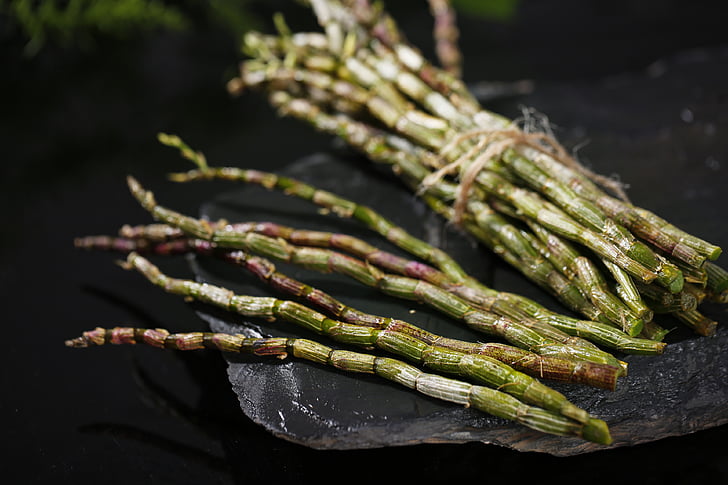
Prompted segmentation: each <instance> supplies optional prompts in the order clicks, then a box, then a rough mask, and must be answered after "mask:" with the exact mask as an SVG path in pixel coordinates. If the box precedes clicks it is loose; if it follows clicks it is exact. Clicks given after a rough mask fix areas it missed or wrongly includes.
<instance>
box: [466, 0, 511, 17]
mask: <svg viewBox="0 0 728 485" xmlns="http://www.w3.org/2000/svg"><path fill="white" fill-rule="evenodd" d="M452 5H453V7H455V9H456V10H457V12H458V14H460V15H473V16H477V17H480V18H483V19H486V20H492V21H498V22H507V21H509V20H511V19H512V18H513V17H514V16H515V15H516V10H517V9H518V0H452Z"/></svg>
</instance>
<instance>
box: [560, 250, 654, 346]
mask: <svg viewBox="0 0 728 485" xmlns="http://www.w3.org/2000/svg"><path fill="white" fill-rule="evenodd" d="M574 267H575V268H576V272H577V274H578V276H579V278H580V279H581V280H582V281H584V282H585V284H587V285H588V286H589V287H590V288H591V293H590V294H589V297H590V299H591V301H592V303H594V305H596V307H597V308H599V309H601V310H602V311H603V312H605V313H607V314H609V315H610V316H609V319H610V321H617V322H621V328H622V330H623V331H624V332H625V333H626V334H627V335H630V336H632V337H634V336H636V335H639V334H640V332H642V327H643V326H644V321H643V320H642V319H641V318H639V317H637V316H636V315H634V313H632V311H631V310H629V309H628V308H627V307H626V306H625V307H622V302H621V301H619V300H618V299H617V298H616V297H614V295H612V294H611V293H610V292H609V291H607V290H606V281H604V279H603V278H602V277H601V275H600V274H599V272H598V271H596V268H595V267H594V264H593V263H592V262H591V261H590V260H589V259H587V258H585V257H583V256H581V257H578V258H576V259H575V260H574ZM620 307H621V308H620ZM615 309H616V313H615V314H610V312H613V311H614V310H615Z"/></svg>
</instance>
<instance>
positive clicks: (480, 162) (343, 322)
mask: <svg viewBox="0 0 728 485" xmlns="http://www.w3.org/2000/svg"><path fill="white" fill-rule="evenodd" d="M311 3H312V5H313V8H314V11H315V13H316V15H317V17H318V18H319V20H320V21H321V24H322V25H323V26H324V29H325V32H326V33H325V34H317V33H305V34H291V33H290V32H289V31H288V30H287V27H286V26H285V24H284V23H283V22H282V20H281V19H280V18H278V19H277V25H278V26H279V30H280V34H279V35H277V36H266V35H262V34H256V33H251V34H249V35H247V36H246V39H245V45H246V49H247V52H248V53H249V54H250V55H251V56H252V59H251V60H249V61H246V62H244V63H243V66H242V67H243V68H242V73H241V76H240V78H238V79H236V80H234V81H232V82H231V85H230V86H231V89H232V90H233V91H236V92H237V91H239V90H241V89H242V88H243V87H245V86H250V87H256V88H261V89H265V90H267V91H268V92H269V94H270V99H271V101H272V102H273V103H274V104H275V105H276V106H277V107H278V108H279V109H280V111H281V113H283V114H287V115H293V116H297V117H299V118H302V119H305V120H307V121H309V122H311V123H312V124H313V125H314V126H316V127H317V128H319V129H321V130H324V131H327V132H330V133H334V134H337V135H339V136H341V137H342V138H344V139H345V140H346V141H347V142H349V143H350V144H351V145H352V146H354V147H356V148H358V149H360V150H362V151H363V152H364V153H366V154H367V155H368V156H369V157H370V158H372V159H373V160H375V161H379V162H385V163H388V164H391V165H392V167H393V168H394V171H395V173H397V174H398V175H400V176H401V177H402V179H403V180H404V181H405V182H407V183H408V184H409V185H410V186H411V187H412V188H413V189H415V190H417V191H418V193H419V194H420V195H421V196H422V197H423V198H424V199H425V200H426V201H427V203H428V204H429V205H430V206H431V207H432V208H433V209H435V210H436V211H437V212H439V213H441V214H443V215H444V216H445V217H447V218H448V219H450V220H454V221H456V222H458V223H459V224H461V225H462V226H463V227H464V228H466V229H468V230H469V231H470V232H471V233H472V234H473V235H475V236H476V237H477V238H478V239H479V240H481V241H482V242H484V243H486V244H487V245H488V246H489V247H491V248H492V249H493V250H494V251H495V252H496V253H497V254H499V255H501V256H502V257H503V258H504V259H505V260H506V261H508V262H509V263H512V264H513V265H514V266H515V267H516V268H518V269H519V270H520V271H522V272H523V273H524V274H526V275H527V276H528V277H530V278H532V279H533V280H534V281H536V282H537V283H539V284H540V285H542V286H543V287H545V288H547V289H549V290H550V291H551V292H552V293H554V294H555V295H556V296H558V297H559V298H561V300H562V301H564V302H565V303H566V304H567V305H569V306H570V307H571V308H572V309H574V310H577V311H579V312H581V313H582V314H583V315H585V316H586V317H587V319H586V320H580V319H576V318H571V317H568V316H565V315H560V314H558V313H555V312H552V311H549V310H547V309H546V308H544V307H543V306H541V305H539V304H537V303H535V302H533V301H531V300H528V299H526V298H524V297H522V296H518V295H515V294H511V293H505V292H498V291H496V290H494V289H491V288H488V287H486V286H485V285H483V284H482V283H481V282H479V281H477V280H475V279H474V278H473V277H471V276H470V275H469V274H468V273H467V272H466V271H465V270H464V269H463V268H461V267H460V266H459V265H458V264H457V263H456V262H455V261H454V260H453V259H452V258H451V257H450V256H448V255H447V254H446V253H445V252H443V251H441V250H440V249H438V248H435V247H433V246H431V245H429V244H427V243H425V242H424V241H422V240H419V239H417V238H415V237H413V236H412V235H410V234H408V233H407V232H406V231H404V230H403V229H402V228H400V227H397V226H396V225H394V224H393V223H392V222H391V221H389V220H388V219H386V218H385V217H384V216H382V215H380V214H378V213H377V212H375V211H373V210H372V209H370V208H368V207H366V206H363V205H360V204H357V203H356V202H354V201H350V200H347V199H344V198H342V197H341V196H338V195H335V194H333V193H330V192H326V191H323V190H318V189H316V188H315V187H312V186H310V185H307V184H305V183H302V182H300V181H296V180H293V179H290V178H286V177H281V176H277V175H275V174H270V173H264V172H260V171H253V170H243V169H238V168H230V167H226V168H214V167H209V166H208V165H207V162H206V160H205V158H204V156H203V155H202V154H201V153H199V152H195V151H194V150H192V149H190V148H189V147H188V146H187V145H185V144H184V143H183V142H182V141H181V140H180V139H179V138H178V137H175V136H170V135H160V141H162V142H163V143H165V144H167V145H170V146H173V147H176V148H178V149H180V150H181V152H182V154H183V156H185V157H186V158H188V159H189V160H191V161H193V162H194V163H195V164H196V165H197V169H195V170H192V171H189V172H186V173H178V174H173V175H172V179H173V180H175V181H179V182H186V181H193V180H207V179H224V180H234V181H240V182H245V183H250V184H257V185H261V186H263V187H266V188H268V189H277V190H280V191H283V192H285V193H286V194H288V195H291V196H296V197H300V198H302V199H306V200H309V201H311V202H313V203H314V204H318V205H320V206H322V207H324V208H326V209H328V210H330V211H332V212H335V213H336V214H337V215H339V216H343V217H351V218H354V219H356V220H358V221H359V222H361V223H363V224H365V225H366V226H368V227H369V228H371V229H372V230H374V231H375V232H378V233H379V234H380V235H381V236H383V237H384V238H386V239H387V240H389V241H390V242H391V243H393V244H394V245H396V246H398V247H399V248H400V249H402V250H403V251H405V252H406V253H408V254H409V255H411V257H412V258H414V259H409V258H407V257H402V256H399V255H395V254H392V253H389V252H386V251H384V250H382V249H380V248H378V247H375V246H372V245H371V244H369V243H366V242H364V241H362V240H360V239H356V238H354V237H352V236H348V235H345V234H336V233H326V232H317V231H310V230H305V229H294V228H290V227H285V226H281V225H278V224H274V223H270V222H250V223H234V224H231V223H228V222H227V221H218V222H210V221H207V220H203V219H197V218H193V217H189V216H185V215H183V214H180V213H178V212H175V211H173V210H171V209H168V208H165V207H163V206H161V205H159V204H157V202H156V200H155V198H154V196H153V195H152V193H151V192H148V191H146V190H145V189H144V188H143V187H142V186H141V185H140V184H139V183H138V182H137V181H136V180H135V179H133V178H131V177H130V178H129V180H128V182H129V188H130V190H131V192H132V194H133V195H134V196H135V197H136V198H137V200H138V201H139V202H140V204H141V205H142V206H143V207H144V208H145V209H146V210H147V211H149V212H150V214H151V215H152V216H153V217H154V218H155V219H156V220H157V221H159V223H158V224H151V225H146V226H135V227H131V226H124V227H123V228H122V229H121V230H120V234H119V235H118V236H113V237H110V236H93V237H87V238H80V239H78V240H77V241H76V244H77V246H79V247H84V248H93V249H108V250H116V251H122V252H125V253H128V257H127V260H126V262H125V263H124V267H126V268H128V269H134V270H136V271H138V272H139V273H141V274H142V275H143V276H144V277H145V278H146V279H147V280H149V282H151V283H153V284H155V285H157V286H159V287H161V288H162V289H164V290H165V291H167V292H170V293H174V294H178V295H182V296H184V297H186V298H191V299H195V300H198V301H201V302H204V303H207V304H210V305H213V306H217V307H221V308H223V309H226V310H229V311H232V312H235V313H238V314H241V315H244V316H247V317H261V318H276V319H279V320H282V321H287V322H290V323H293V324H296V325H299V326H302V327H303V328H305V329H307V330H310V331H313V332H314V333H317V334H320V335H325V336H327V337H329V338H331V339H333V340H334V341H336V342H339V343H341V344H346V345H354V346H358V347H361V348H364V349H372V348H373V349H378V350H381V351H383V352H388V353H392V354H394V355H396V356H398V357H401V358H403V359H404V360H407V361H410V362H412V363H413V364H415V365H422V366H425V367H427V368H429V369H430V370H431V371H432V372H436V373H438V374H439V373H444V374H450V375H452V377H443V376H440V375H437V374H429V373H425V372H423V371H422V370H420V369H418V368H417V367H414V366H413V365H411V364H407V363H405V362H402V361H399V360H396V359H393V358H390V357H382V356H377V355H371V354H365V353H361V352H352V351H349V350H338V349H333V348H331V347H328V346H325V345H322V344H319V343H316V342H313V341H311V340H306V339H281V338H260V339H250V338H244V337H243V336H240V335H226V334H213V333H206V332H195V333H189V334H170V332H169V331H167V330H164V329H138V328H129V327H117V328H114V329H103V328H97V329H95V330H92V331H89V332H85V333H84V334H83V335H82V336H81V337H79V338H77V339H74V340H70V341H68V342H67V344H68V345H69V346H76V347H85V346H91V345H102V344H104V343H114V344H131V343H143V344H148V345H152V346H156V347H162V348H173V349H179V350H191V349H200V348H210V349H218V350H222V351H227V352H244V353H252V354H255V355H272V356H278V357H282V356H285V355H287V354H291V355H293V356H295V357H299V358H302V359H307V360H311V361H314V362H317V363H320V364H326V365H332V366H334V367H337V368H338V369H341V370H345V371H352V372H366V373H373V374H377V375H380V376H382V377H384V378H386V379H390V380H393V381H395V382H398V383H400V384H403V385H404V386H407V387H410V388H413V389H416V390H418V391H420V392H423V393H425V394H427V395H430V396H434V397H438V398H441V399H445V400H448V401H453V402H456V403H460V404H466V405H471V406H473V407H474V408H476V409H480V410H483V411H485V412H488V413H491V414H494V415H497V416H501V417H504V418H507V419H512V420H514V421H517V422H519V423H522V424H524V425H526V426H529V427H531V428H533V429H536V430H539V431H543V432H546V433H554V434H559V435H570V436H579V437H582V438H584V439H587V440H590V441H594V442H597V443H602V444H607V443H609V442H610V441H611V437H610V434H609V430H608V429H607V426H606V424H605V423H604V422H603V421H601V420H599V419H596V418H595V417H593V416H590V415H589V413H588V412H586V411H585V410H583V409H580V408H579V407H577V406H575V405H574V404H573V403H571V402H570V401H569V400H568V399H567V398H566V397H565V396H564V395H562V394H561V393H559V392H556V391H555V390H553V389H551V388H549V387H547V386H546V385H544V384H542V383H541V382H540V381H539V380H538V379H539V378H543V379H548V380H553V381H561V382H571V383H579V384H585V385H591V386H595V387H600V388H605V389H614V387H615V386H616V382H617V379H618V378H619V377H620V376H623V375H626V363H624V362H621V361H620V360H618V359H617V358H616V357H615V356H614V355H612V354H611V353H609V352H608V351H605V350H604V349H610V350H615V351H619V352H623V353H634V354H647V355H654V354H659V353H661V352H662V351H663V348H664V344H663V343H661V342H660V341H659V340H660V339H661V338H662V336H663V335H664V332H665V331H664V330H663V329H662V328H661V327H659V326H658V325H657V324H656V323H654V322H653V321H652V316H653V314H654V313H661V312H669V313H671V314H673V315H675V316H677V317H678V318H680V319H682V320H683V321H685V322H686V323H687V324H688V325H689V326H690V327H691V328H693V329H694V330H695V331H697V332H698V333H702V334H705V335H708V334H710V333H712V332H713V331H714V330H715V322H712V321H710V320H709V319H706V318H705V317H703V316H702V315H701V314H700V313H699V312H698V310H697V309H696V305H697V304H698V303H699V302H700V301H702V300H703V299H705V298H711V299H714V300H719V301H720V300H723V301H724V300H725V296H726V286H728V273H726V272H725V271H723V270H722V269H720V268H719V267H718V266H715V265H714V264H712V263H710V262H707V261H706V260H708V259H715V258H716V257H717V256H718V254H719V253H720V249H719V248H717V247H716V246H713V245H710V244H708V243H705V242H703V241H701V240H699V239H697V238H694V237H692V236H689V235H687V234H684V233H682V232H681V231H679V230H678V229H676V228H674V227H673V226H671V225H669V224H668V223H667V222H665V221H663V220H662V219H658V218H657V217H656V216H654V215H653V214H651V213H649V212H647V211H645V210H643V209H640V208H636V207H633V206H632V205H630V204H629V203H628V202H626V201H624V200H621V199H619V198H616V197H612V196H610V195H607V194H606V192H604V191H603V190H601V189H600V188H598V187H599V186H598V185H597V184H595V183H594V182H593V180H598V181H600V182H604V181H603V180H602V179H599V178H598V177H597V176H595V175H594V174H591V173H588V172H586V171H584V170H582V169H581V168H580V167H579V166H578V164H576V163H575V162H573V160H571V159H570V158H569V157H567V156H566V155H565V152H564V150H563V148H561V146H560V145H558V144H557V143H556V142H555V141H554V140H553V138H552V137H551V136H549V135H546V134H544V133H540V132H531V131H529V130H524V129H520V128H518V127H516V126H515V125H514V124H513V123H511V122H510V121H508V120H506V119H504V118H502V117H500V116H497V115H495V114H493V113H489V112H487V111H485V110H483V109H481V108H480V107H479V106H478V104H477V102H476V101H475V100H474V98H473V97H472V96H471V95H470V94H469V93H468V92H467V90H466V89H465V88H464V86H463V84H462V82H461V81H460V80H458V79H457V78H455V77H453V76H452V75H451V74H449V73H448V72H447V71H445V70H441V69H438V68H436V67H434V66H432V65H431V64H429V63H428V62H427V61H425V60H424V58H423V57H422V56H421V55H420V54H419V53H418V52H417V51H416V50H415V49H414V48H413V47H412V46H410V45H408V44H406V42H405V41H404V39H403V38H402V36H401V34H400V33H399V32H398V31H397V28H396V25H395V24H394V22H393V21H392V19H391V18H390V17H389V16H388V15H387V14H386V13H385V12H384V11H383V10H382V9H381V8H373V7H371V6H370V5H369V3H368V2H367V1H362V0H352V1H346V2H338V1H333V0H331V1H329V0H316V1H312V2H311ZM431 5H432V6H433V12H436V13H438V12H439V13H438V15H440V16H442V15H443V14H442V12H445V14H444V16H445V17H446V18H445V20H448V19H449V17H447V8H445V7H446V6H447V2H440V1H432V2H431ZM443 5H444V7H443ZM440 20H441V21H442V20H443V19H442V18H441V19H440ZM446 24H447V22H445V21H443V22H442V23H441V26H442V25H446ZM441 30H442V29H441ZM440 34H441V36H442V37H443V39H445V40H447V39H448V38H450V39H452V35H450V37H448V35H446V34H447V33H444V34H443V32H442V31H440ZM444 43H445V44H447V43H446V42H444ZM443 52H446V53H448V52H449V53H450V54H452V52H453V51H452V48H451V46H450V48H449V49H448V48H447V45H445V48H443ZM446 55H449V54H446ZM457 59H458V58H457V56H452V55H449V60H450V61H451V62H450V63H449V65H450V66H451V68H452V70H454V71H457V65H456V64H457ZM638 238H639V239H638ZM142 253H145V254H149V255H153V256H158V255H173V254H187V253H194V254H196V255H200V256H201V257H208V256H212V257H217V258H221V259H223V260H225V261H227V262H229V263H231V264H234V265H237V266H239V267H241V268H243V269H244V270H246V271H248V272H250V273H252V274H253V275H255V276H257V277H258V278H260V280H261V281H263V282H264V283H265V284H267V285H269V286H270V287H271V288H272V289H274V290H276V291H278V292H280V293H283V294H284V295H287V296H288V297H290V298H292V299H296V300H301V301H303V302H305V304H302V303H298V302H295V301H293V300H281V299H277V298H273V297H251V296H246V295H237V294H234V293H233V292H232V291H230V290H228V289H226V288H222V287H218V286H214V285H210V284H205V283H198V282H195V281H191V280H182V279H176V278H172V277H169V276H167V275H165V274H163V273H162V272H161V271H160V270H159V269H158V268H157V267H156V266H154V265H153V264H152V263H151V262H150V261H149V260H148V259H146V258H145V257H143V256H142V255H141V254H142ZM273 261H281V262H286V263H293V264H295V265H299V266H301V267H304V268H307V269H311V270H314V271H323V272H332V271H333V272H337V273H341V274H342V275H344V276H346V277H350V278H353V279H354V280H356V281H358V282H359V283H361V284H364V285H367V286H370V287H374V288H376V289H378V290H380V291H382V292H383V293H385V294H388V295H392V296H395V297H398V298H403V299H406V300H418V301H420V302H422V303H424V304H426V305H428V306H430V307H432V308H434V309H435V310H437V311H440V312H442V313H443V314H444V315H446V316H448V317H450V318H453V319H455V320H460V321H461V322H463V323H464V324H466V325H468V326H469V327H471V328H473V329H475V330H477V331H480V332H483V333H485V334H488V335H491V336H494V337H495V338H496V340H498V342H489V343H473V342H466V341H462V340H456V339H452V338H448V337H446V336H441V335H436V334H433V333H432V332H429V331H427V330H425V329H423V328H420V327H417V326H415V325H414V324H412V323H410V322H405V321H402V320H397V319H392V318H388V317H386V316H377V315H370V314H367V313H364V312H361V311H359V310H357V309H355V308H352V307H350V306H348V305H346V304H344V303H342V302H340V301H338V300H336V299H335V298H334V297H333V296H331V295H329V294H327V293H324V292H323V291H321V290H319V289H316V288H313V287H311V286H309V285H307V284H305V283H303V282H300V281H297V280H295V279H293V278H291V277H289V276H287V275H285V274H283V273H281V272H280V271H278V270H277V269H276V267H275V266H274V263H273ZM607 276H608V277H607ZM503 342H507V343H503ZM458 379H462V380H458Z"/></svg>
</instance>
